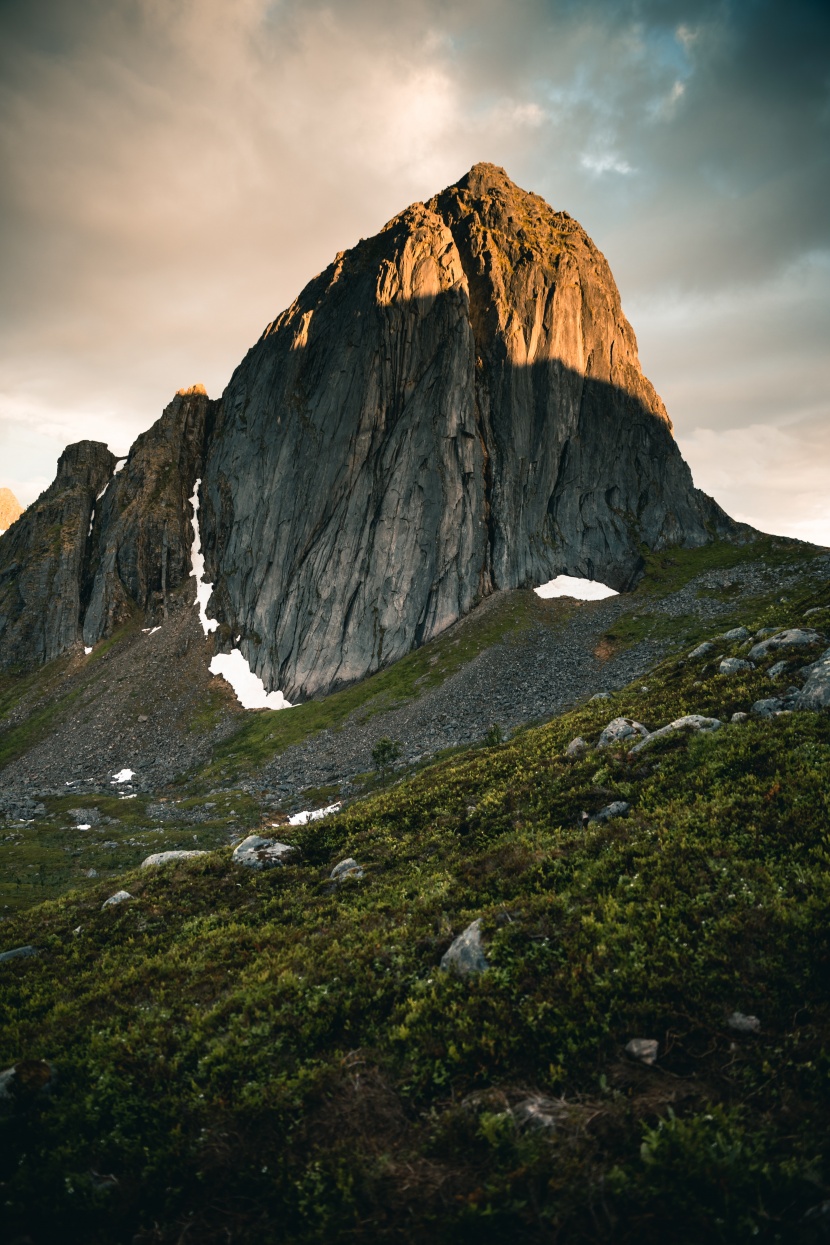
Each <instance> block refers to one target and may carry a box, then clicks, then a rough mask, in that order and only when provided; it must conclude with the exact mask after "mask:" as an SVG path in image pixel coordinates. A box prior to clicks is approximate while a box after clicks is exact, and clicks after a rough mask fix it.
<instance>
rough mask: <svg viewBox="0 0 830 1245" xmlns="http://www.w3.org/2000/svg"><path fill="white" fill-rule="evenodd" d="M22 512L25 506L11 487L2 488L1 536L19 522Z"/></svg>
mask: <svg viewBox="0 0 830 1245" xmlns="http://www.w3.org/2000/svg"><path fill="white" fill-rule="evenodd" d="M22 513H23V507H22V506H21V504H20V502H19V501H18V500H17V498H16V497H15V495H14V493H13V492H12V491H11V489H10V488H0V536H2V534H3V532H5V531H7V530H8V529H9V528H10V527H11V525H12V523H16V522H17V520H18V519H19V518H20V516H21V515H22Z"/></svg>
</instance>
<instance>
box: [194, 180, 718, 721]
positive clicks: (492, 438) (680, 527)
mask: <svg viewBox="0 0 830 1245" xmlns="http://www.w3.org/2000/svg"><path fill="white" fill-rule="evenodd" d="M202 499H203V513H202V535H203V543H204V549H205V557H206V578H207V579H209V580H211V581H212V582H213V583H214V586H215V588H214V595H213V599H212V602H211V612H212V613H214V614H215V616H216V617H217V618H218V619H219V620H220V622H222V623H224V624H226V625H227V629H229V632H230V633H232V634H233V635H237V634H239V635H241V637H242V639H241V642H240V647H241V649H242V651H243V653H244V654H245V656H246V657H247V658H248V660H249V662H250V664H251V667H252V668H253V669H254V670H255V671H256V672H257V674H259V675H260V676H261V677H262V679H263V681H264V683H265V686H266V687H268V688H279V689H280V690H281V691H282V692H284V693H285V695H286V696H287V697H289V699H291V700H297V699H302V698H303V697H306V696H309V695H315V694H321V693H324V692H326V691H328V690H330V689H332V688H333V687H336V686H337V685H339V684H342V683H346V682H350V681H352V680H355V679H359V678H361V677H363V676H365V675H367V674H369V673H371V672H373V671H374V670H377V669H379V668H380V667H381V666H383V665H386V664H388V663H389V662H390V661H393V660H395V659H396V658H399V657H401V656H403V655H404V654H405V653H407V652H408V651H410V649H411V648H412V647H414V646H415V645H417V644H419V643H422V642H424V641H425V640H428V639H430V638H431V637H432V636H434V635H436V634H437V633H438V632H440V631H442V630H443V629H444V628H446V627H447V626H448V625H449V624H450V623H452V622H454V621H455V620H456V619H457V618H459V617H460V616H462V615H463V614H465V613H467V612H468V611H469V610H470V609H471V607H472V606H473V604H474V603H475V602H476V600H477V599H480V598H481V597H482V596H485V595H487V594H488V593H490V592H492V591H494V590H496V589H506V588H515V587H522V586H534V585H536V584H539V583H543V582H545V581H547V580H550V579H551V578H552V577H554V576H555V575H558V574H561V573H567V574H570V575H575V576H580V577H584V578H588V579H594V580H600V581H601V582H603V583H605V584H608V585H610V586H611V587H613V588H616V589H625V588H626V587H628V586H630V585H631V583H632V582H633V581H634V580H635V579H636V577H637V575H638V573H639V570H640V568H641V566H642V561H641V550H642V547H643V546H644V545H645V546H647V547H649V548H652V549H659V548H662V547H664V546H667V545H671V544H683V545H696V544H701V543H703V542H705V541H706V540H708V539H710V538H711V536H712V535H714V534H716V533H726V532H729V531H730V530H732V527H733V525H732V523H731V521H730V520H729V519H728V517H727V516H726V515H725V514H724V513H723V511H722V510H721V509H720V508H719V507H718V506H717V505H716V504H715V503H714V502H713V501H712V500H711V499H710V498H709V497H707V496H706V495H705V494H703V493H701V492H699V491H698V490H696V489H695V488H694V487H693V484H692V480H691V475H690V473H689V470H688V467H687V466H686V464H685V463H684V462H683V459H682V458H681V456H680V453H679V451H678V449H677V446H676V444H675V442H674V440H673V438H672V434H671V424H670V421H669V419H668V416H667V415H666V412H665V409H664V407H663V404H662V403H661V401H660V399H659V397H658V396H657V394H656V393H655V391H654V389H653V388H652V386H651V384H650V383H649V382H648V381H647V380H646V378H645V377H644V376H643V375H642V373H641V371H640V367H639V362H638V359H637V348H636V341H635V338H634V333H633V331H632V329H631V327H630V325H629V324H628V322H627V320H626V319H625V317H624V316H623V314H622V310H621V307H620V298H619V294H618V292H617V288H616V286H615V284H614V280H613V278H612V276H611V273H610V270H609V268H608V265H607V263H606V261H605V259H604V258H603V256H602V255H601V254H600V252H599V251H598V250H597V249H596V247H595V246H594V245H593V243H592V242H591V240H590V239H589V238H588V237H587V235H586V234H585V232H584V231H583V230H582V229H581V227H580V226H579V225H578V224H577V223H576V222H575V221H573V220H572V219H571V218H570V217H569V216H568V215H567V214H566V213H561V212H555V211H553V210H552V209H551V208H550V207H548V205H547V204H546V203H544V201H543V200H542V199H540V198H539V197H538V196H535V195H529V194H526V193H525V192H524V191H522V190H520V189H519V188H518V187H516V186H515V185H514V184H513V183H512V182H511V181H510V180H509V178H508V177H507V176H506V174H505V173H504V171H503V170H501V169H498V168H496V167H495V166H493V165H486V164H485V165H476V166H475V167H474V168H473V169H472V170H471V171H470V173H469V174H467V176H466V177H464V178H463V179H462V180H461V181H460V182H459V183H458V184H457V185H455V186H452V187H450V188H448V189H447V190H445V191H443V192H442V193H441V194H439V195H437V196H436V197H435V198H434V199H432V200H431V201H430V202H429V203H428V204H414V205H413V206H412V207H410V208H408V209H407V210H406V211H405V212H403V213H402V214H401V215H400V216H398V217H396V218H395V219H394V220H393V221H391V222H390V223H389V224H388V225H387V226H386V227H385V229H383V230H382V231H381V233H380V234H378V235H377V236H376V237H374V238H371V239H369V240H368V241H362V242H360V243H359V244H358V245H357V246H356V247H354V248H353V249H352V250H351V251H348V252H346V253H344V254H341V255H338V257H337V259H336V260H335V262H334V263H333V264H331V265H330V266H329V268H327V269H326V270H325V272H323V273H322V274H321V275H320V276H319V277H317V278H316V279H315V280H314V281H312V282H311V283H310V284H309V285H308V286H307V287H306V289H305V290H304V291H303V292H302V294H301V295H300V296H299V298H298V299H297V300H296V301H295V302H294V303H293V304H292V305H291V306H290V307H289V308H288V309H287V310H286V311H285V312H283V314H282V315H281V316H279V317H278V319H277V320H275V321H274V322H273V324H271V325H269V326H268V328H267V329H266V331H265V333H264V334H263V336H262V338H261V339H260V341H259V342H258V343H257V344H256V346H254V347H253V349H252V350H251V351H250V352H249V354H248V356H247V357H246V358H245V360H244V361H243V363H242V364H241V365H240V367H239V368H238V369H237V371H236V372H235V373H234V376H233V377H232V379H231V382H230V384H229V386H228V389H227V390H226V392H225V395H224V398H223V402H222V408H221V411H220V413H219V415H218V418H217V425H216V431H215V435H214V437H213V439H212V443H211V444H210V446H209V450H208V456H207V462H206V466H205V475H204V481H203V485H202ZM225 633H226V634H227V633H228V631H227V630H226V632H225Z"/></svg>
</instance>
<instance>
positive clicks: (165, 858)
mask: <svg viewBox="0 0 830 1245" xmlns="http://www.w3.org/2000/svg"><path fill="white" fill-rule="evenodd" d="M207 855H209V853H208V852H196V851H192V852H179V851H174V852H153V854H152V856H147V857H145V859H144V860H142V862H141V867H142V869H150V868H152V867H153V866H154V865H167V864H170V863H172V861H174V860H190V859H191V858H192V857H193V856H207Z"/></svg>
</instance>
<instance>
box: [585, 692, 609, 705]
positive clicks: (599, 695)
mask: <svg viewBox="0 0 830 1245" xmlns="http://www.w3.org/2000/svg"><path fill="white" fill-rule="evenodd" d="M610 699H611V693H610V692H594V694H593V696H591V697H589V699H588V704H589V705H592V704H593V703H594V701H595V700H610Z"/></svg>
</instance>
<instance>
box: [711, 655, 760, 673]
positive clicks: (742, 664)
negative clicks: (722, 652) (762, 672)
mask: <svg viewBox="0 0 830 1245" xmlns="http://www.w3.org/2000/svg"><path fill="white" fill-rule="evenodd" d="M754 669H755V667H754V666H753V664H752V662H751V661H744V659H743V657H725V658H724V659H723V661H722V662H721V664H720V665H719V666H718V674H740V673H741V672H742V671H743V670H754Z"/></svg>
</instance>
